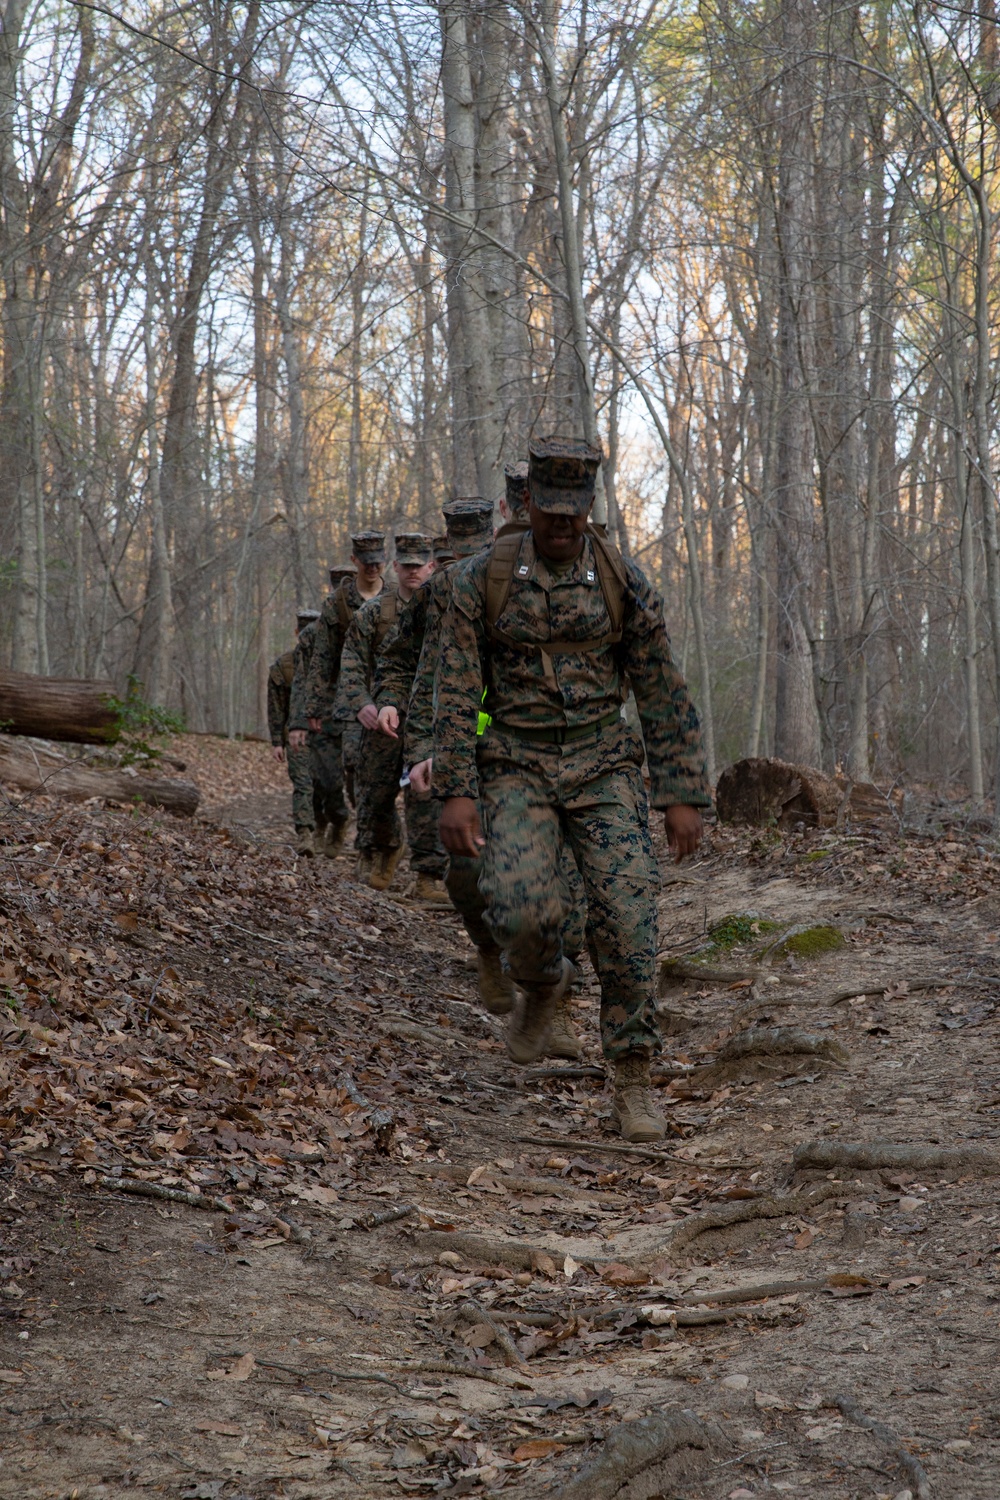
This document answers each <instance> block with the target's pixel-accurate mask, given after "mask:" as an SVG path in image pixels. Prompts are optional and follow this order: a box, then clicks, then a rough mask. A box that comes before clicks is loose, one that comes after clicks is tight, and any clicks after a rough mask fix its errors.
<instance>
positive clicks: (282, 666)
mask: <svg viewBox="0 0 1000 1500" xmlns="http://www.w3.org/2000/svg"><path fill="white" fill-rule="evenodd" d="M275 666H276V667H277V668H278V671H279V672H280V673H281V679H282V681H283V682H284V684H285V687H289V688H290V687H291V685H292V681H293V679H294V677H295V652H294V651H286V652H285V653H284V655H283V656H279V657H278V660H277V661H276V662H275Z"/></svg>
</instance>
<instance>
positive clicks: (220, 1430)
mask: <svg viewBox="0 0 1000 1500" xmlns="http://www.w3.org/2000/svg"><path fill="white" fill-rule="evenodd" d="M194 1430H195V1432H214V1433H217V1434H218V1436H219V1437H242V1436H243V1428H242V1427H238V1426H237V1425H236V1423H235V1422H215V1421H213V1420H212V1418H211V1417H199V1419H198V1421H197V1422H196V1423H195V1424H194Z"/></svg>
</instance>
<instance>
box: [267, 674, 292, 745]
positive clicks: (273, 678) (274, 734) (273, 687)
mask: <svg viewBox="0 0 1000 1500" xmlns="http://www.w3.org/2000/svg"><path fill="white" fill-rule="evenodd" d="M277 665H278V664H277V662H275V663H274V665H273V666H272V667H271V670H270V671H269V672H268V674H267V732H268V734H269V735H270V736H271V744H272V745H283V744H284V743H285V726H286V724H287V723H288V710H289V702H288V700H289V690H288V688H287V686H286V685H285V679H284V676H283V674H282V673H281V672H280V671H278V670H276V669H277Z"/></svg>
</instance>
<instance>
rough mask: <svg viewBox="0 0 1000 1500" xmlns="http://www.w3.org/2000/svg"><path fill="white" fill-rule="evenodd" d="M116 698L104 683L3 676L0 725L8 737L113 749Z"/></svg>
mask: <svg viewBox="0 0 1000 1500" xmlns="http://www.w3.org/2000/svg"><path fill="white" fill-rule="evenodd" d="M113 695H114V686H113V684H112V683H110V682H107V681H105V680H103V679H102V680H100V681H96V680H94V681H92V680H89V679H85V678H77V677H36V676H34V675H33V674H32V673H30V672H0V724H2V725H3V727H4V730H5V731H6V733H8V734H32V735H36V736H37V737H38V738H39V739H42V740H76V741H79V742H81V743H93V744H99V745H111V744H113V743H114V741H115V740H116V739H117V738H118V715H117V713H116V712H115V710H114V709H113V708H112V707H111V698H112V697H113Z"/></svg>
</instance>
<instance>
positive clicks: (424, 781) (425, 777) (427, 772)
mask: <svg viewBox="0 0 1000 1500" xmlns="http://www.w3.org/2000/svg"><path fill="white" fill-rule="evenodd" d="M433 768H434V757H433V756H428V758H427V759H426V760H418V761H417V763H416V765H415V766H411V767H410V785H411V786H412V788H413V790H414V791H415V792H419V793H420V795H421V796H422V797H426V796H428V795H429V794H430V789H431V771H432V770H433Z"/></svg>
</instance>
